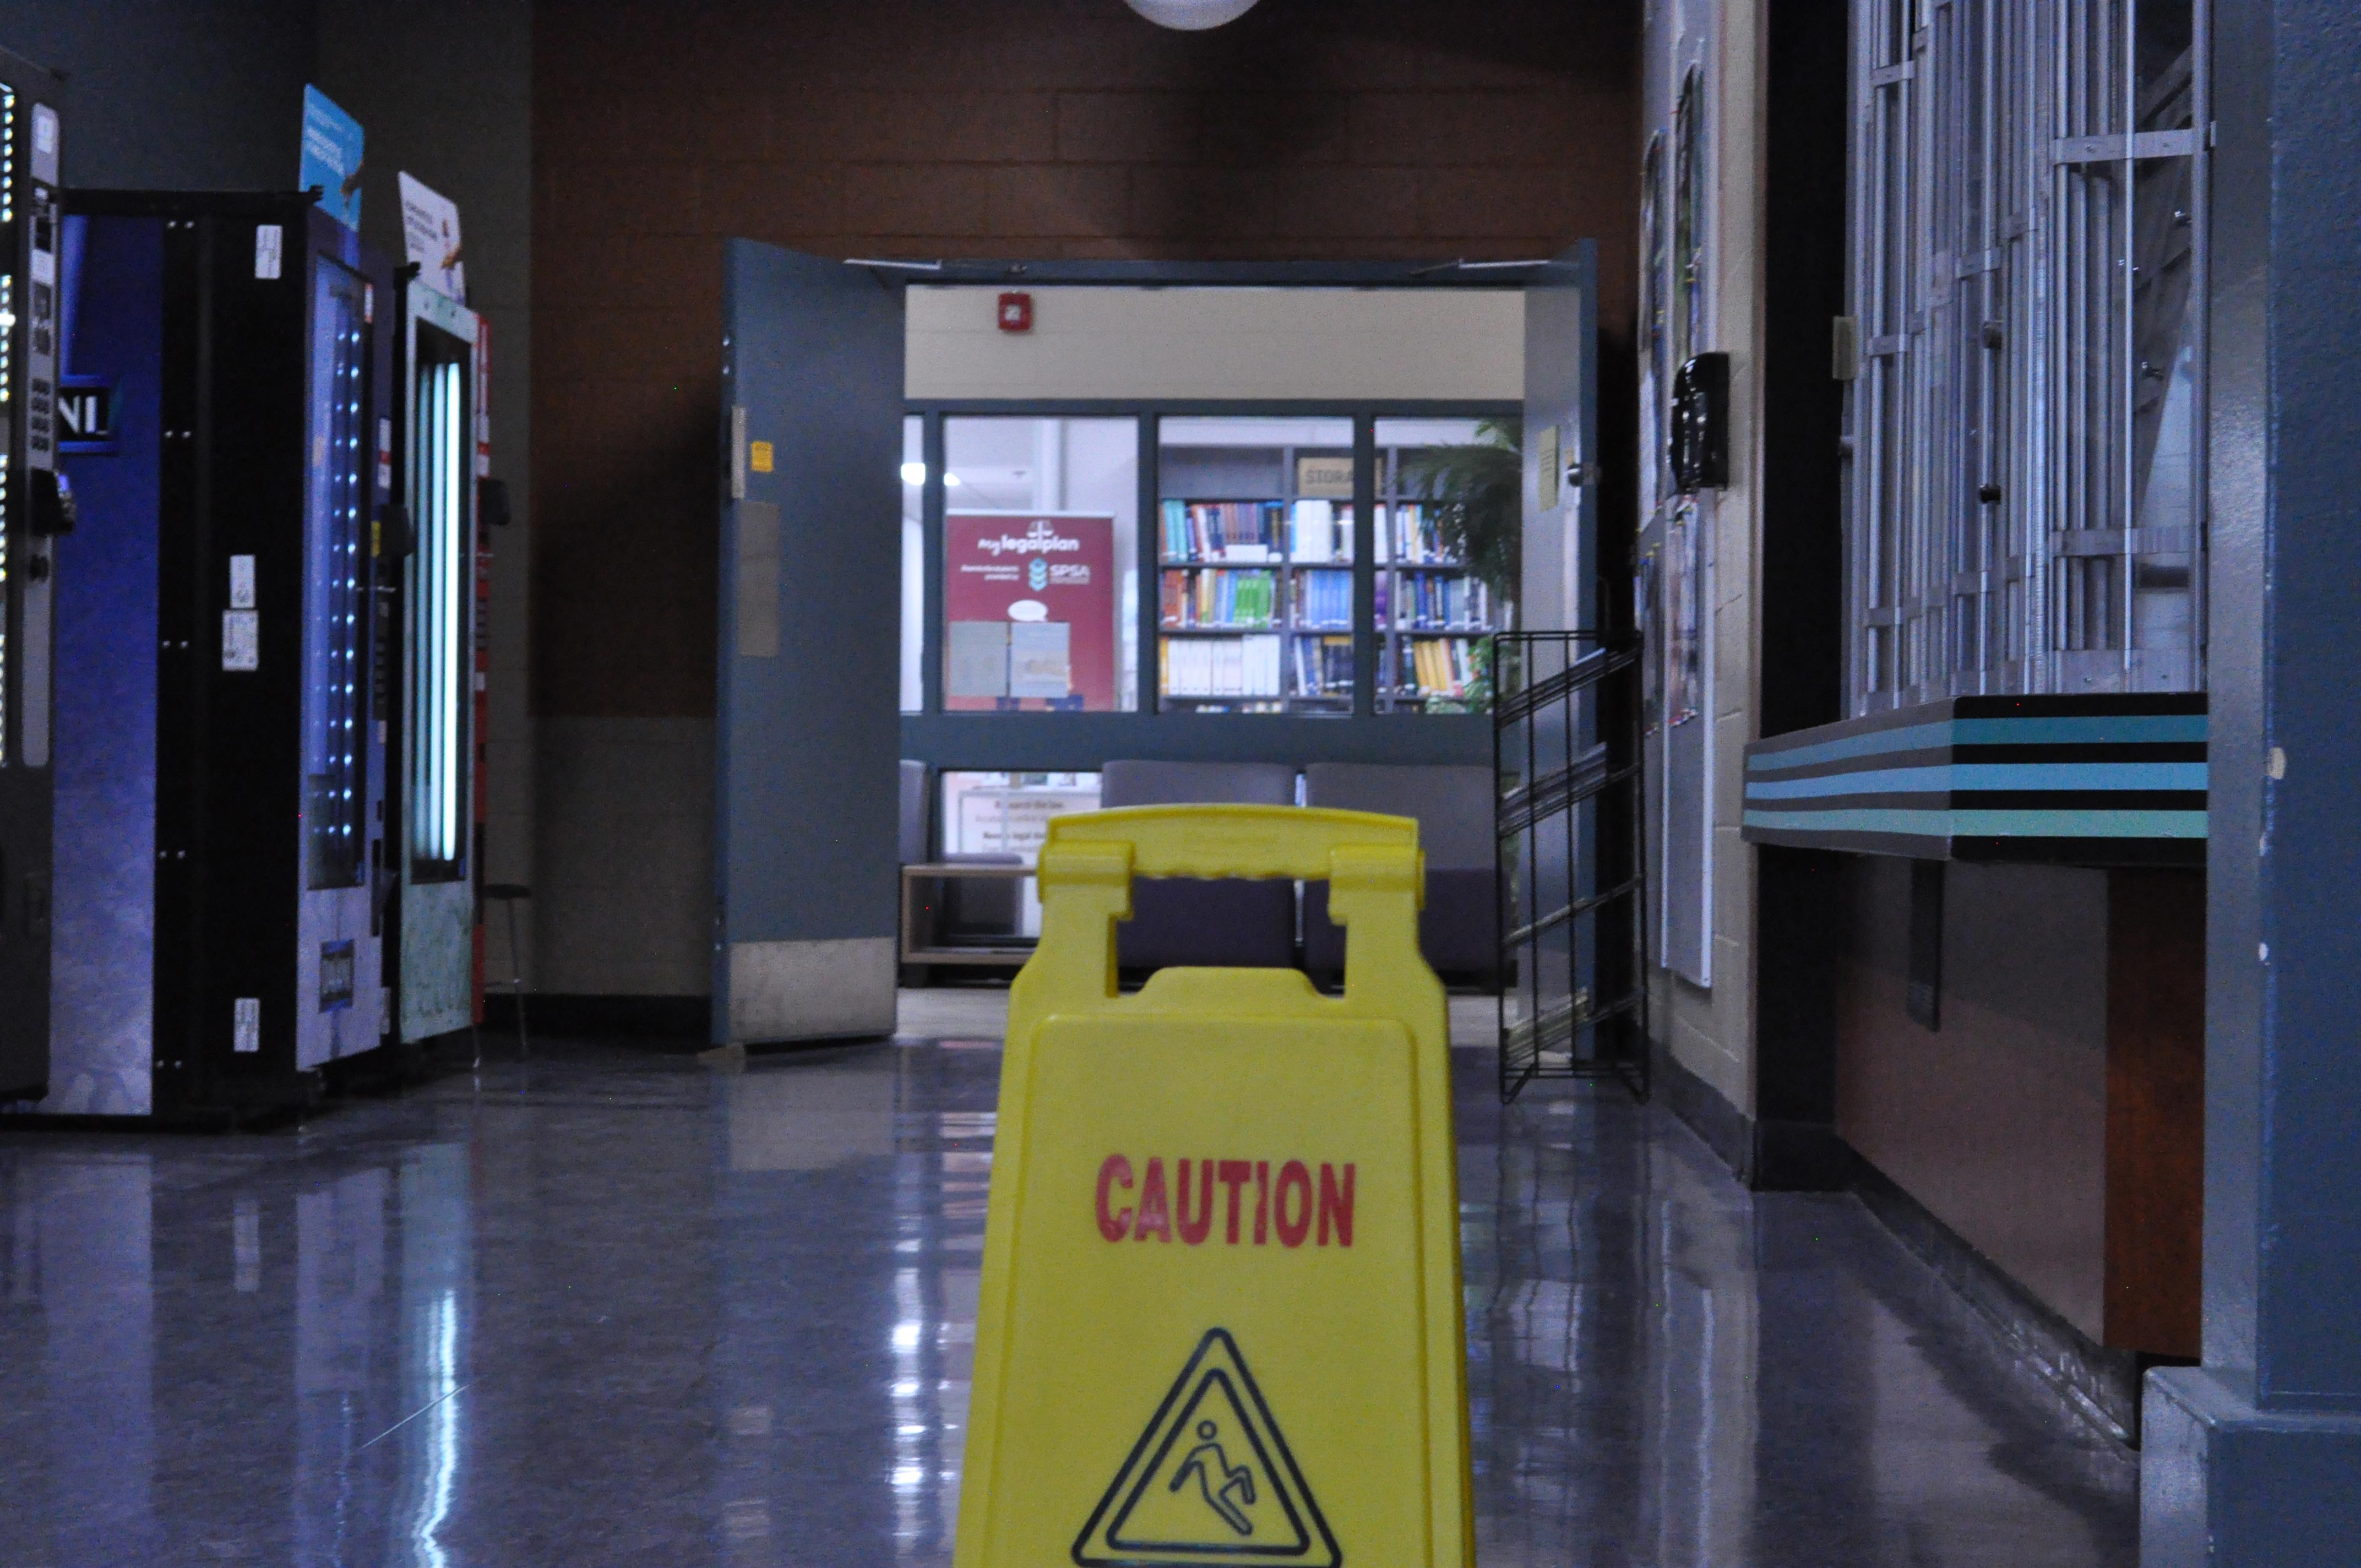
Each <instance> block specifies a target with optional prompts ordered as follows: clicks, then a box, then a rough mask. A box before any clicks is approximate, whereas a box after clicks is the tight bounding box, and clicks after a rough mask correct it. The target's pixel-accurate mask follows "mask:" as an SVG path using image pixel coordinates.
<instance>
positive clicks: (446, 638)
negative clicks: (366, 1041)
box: [388, 280, 478, 1042]
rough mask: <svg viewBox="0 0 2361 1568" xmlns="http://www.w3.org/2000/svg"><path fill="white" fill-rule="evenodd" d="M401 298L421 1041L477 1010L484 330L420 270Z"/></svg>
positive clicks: (401, 599) (409, 955) (406, 744)
mask: <svg viewBox="0 0 2361 1568" xmlns="http://www.w3.org/2000/svg"><path fill="white" fill-rule="evenodd" d="M405 295H406V302H405V306H404V310H403V321H402V330H403V334H404V339H405V344H406V347H407V353H406V354H405V355H404V356H403V365H404V378H405V382H406V385H405V389H404V393H403V398H402V405H401V409H402V441H401V446H402V463H401V481H402V485H401V494H402V496H403V498H404V499H405V503H406V510H407V511H408V514H409V522H410V532H411V539H410V546H411V549H410V556H409V559H408V560H407V561H406V562H405V563H403V564H402V565H401V569H400V571H399V574H398V577H397V578H396V580H398V581H399V583H400V585H401V592H400V594H399V596H396V597H397V598H398V604H399V609H398V610H397V611H396V613H394V614H393V615H391V616H390V617H389V618H388V619H389V621H390V630H391V631H392V634H393V635H394V637H395V638H396V639H397V641H396V643H395V647H396V654H395V658H394V660H393V663H394V664H395V665H396V667H397V668H398V669H399V671H400V679H401V721H400V726H399V729H400V746H399V749H398V751H397V752H396V754H395V767H394V789H393V799H394V801H395V807H394V811H393V815H394V817H396V819H397V821H398V823H399V825H400V827H399V834H398V853H397V854H396V856H395V872H396V874H397V875H398V876H399V878H400V881H401V900H400V907H399V910H398V912H397V914H398V917H397V921H396V930H397V932H398V935H399V941H398V943H397V950H398V952H399V955H400V956H399V959H398V960H397V965H396V968H397V973H396V976H395V978H394V981H393V985H394V995H395V1001H396V1007H397V1010H398V1018H397V1021H396V1025H395V1026H396V1028H397V1030H398V1031H399V1033H400V1036H401V1039H402V1040H403V1041H404V1042H413V1041H420V1040H426V1039H431V1038H432V1037H434V1036H437V1035H442V1034H447V1033H449V1032H450V1031H452V1030H455V1029H464V1028H467V1027H468V1026H469V1025H472V1024H473V1023H474V1022H475V1016H476V894H475V859H476V857H475V844H474V842H473V838H474V835H473V831H472V829H473V828H474V820H473V819H474V817H475V810H474V806H475V795H476V781H475V773H476V767H475V764H476V758H477V746H476V744H475V740H474V737H473V735H472V733H471V732H472V730H473V729H474V728H475V724H474V722H473V721H474V719H475V718H476V707H477V704H476V701H475V688H476V685H477V683H476V680H475V678H474V677H475V674H476V662H477V661H476V645H477V630H476V617H475V614H474V611H475V609H476V578H477V561H476V546H477V526H476V447H477V418H476V414H477V406H476V404H477V396H478V390H477V389H478V363H477V350H478V323H477V319H476V317H475V315H474V313H471V312H470V311H468V310H467V307H466V306H464V305H462V304H459V303H458V302H456V301H454V300H451V299H448V298H446V297H445V296H444V295H442V294H439V293H436V292H435V291H433V290H432V289H429V288H427V287H425V286H424V285H423V283H420V282H418V281H417V280H412V282H411V283H410V284H409V285H408V286H407V288H406V290H405Z"/></svg>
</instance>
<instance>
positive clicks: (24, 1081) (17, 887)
mask: <svg viewBox="0 0 2361 1568" xmlns="http://www.w3.org/2000/svg"><path fill="white" fill-rule="evenodd" d="M59 86H60V78H59V77H58V76H57V75H56V74H55V73H54V72H52V71H47V70H45V69H43V68H42V67H40V66H38V65H35V64H33V63H32V62H31V61H29V60H21V59H19V58H18V57H16V55H13V54H10V53H9V52H8V51H6V50H5V49H0V1104H8V1103H11V1102H17V1101H26V1100H38V1099H39V1098H40V1097H41V1096H42V1095H43V1094H45V1093H47V1092H48V1091H49V809H50V803H49V788H50V777H51V774H50V766H49V763H50V758H49V718H50V711H51V709H50V692H49V650H50V635H51V625H52V622H51V616H50V595H51V593H52V591H53V583H54V576H53V574H54V569H55V565H56V563H55V558H54V553H53V549H52V543H53V541H54V539H55V537H56V535H57V534H59V533H60V532H63V531H64V530H66V529H68V528H71V526H72V525H73V507H72V497H71V494H69V493H68V492H67V491H66V490H64V489H63V488H61V486H60V483H59V477H58V469H57V411H58V410H57V378H58V371H57V355H58V345H57V325H58V323H57V313H58V197H57V191H58V154H59V140H60V138H59V126H58V102H59V93H58V89H59Z"/></svg>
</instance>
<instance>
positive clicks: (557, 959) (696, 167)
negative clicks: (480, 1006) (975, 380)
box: [532, 0, 1640, 994]
mask: <svg viewBox="0 0 2361 1568" xmlns="http://www.w3.org/2000/svg"><path fill="white" fill-rule="evenodd" d="M1639 11H1640V6H1639V5H1637V4H1636V3H1633V0H1622V3H1618V4H1597V5H1569V4H1566V3H1565V0H1496V3H1493V4H1488V5H1481V6H1476V5H1433V4H1432V3H1431V0H1265V4H1264V5H1261V6H1260V7H1258V8H1257V10H1255V11H1253V12H1251V13H1249V14H1248V15H1247V16H1246V17H1245V18H1244V19H1243V20H1241V21H1239V22H1237V23H1235V24H1234V25H1232V26H1230V27H1224V28H1222V29H1219V30H1217V31H1214V32H1211V33H1202V34H1180V33H1172V32H1167V31H1164V30H1161V29H1159V28H1156V27H1151V26H1149V25H1148V23H1146V22H1144V21H1142V20H1140V19H1139V18H1137V17H1136V16H1133V15H1132V14H1131V13H1130V12H1129V11H1128V10H1126V8H1125V7H1124V6H1123V5H1122V4H1121V0H990V3H989V4H983V3H967V4H954V3H949V0H934V3H921V0H864V3H862V4H859V5H842V4H825V3H814V0H805V3H800V4H780V3H777V0H722V3H719V4H713V5H699V6H694V7H691V6H685V5H653V4H646V3H644V0H640V3H627V0H615V3H611V4H592V3H582V4H569V5H539V6H537V7H536V8H535V14H534V24H533V44H534V59H533V117H534V141H533V152H534V196H533V495H534V502H535V508H534V511H535V515H534V520H533V521H534V526H533V587H532V598H533V663H534V674H533V709H534V715H535V718H536V724H535V734H536V736H537V737H538V740H539V744H540V748H541V759H540V767H541V770H542V782H541V786H540V788H539V789H538V791H537V792H536V795H537V812H538V821H537V825H536V853H535V855H534V857H533V858H534V874H535V877H536V881H537V890H538V892H539V894H540V898H539V900H538V903H537V913H536V919H537V923H538V929H539V930H540V932H541V935H542V938H543V941H542V943H541V952H540V957H539V963H540V972H539V973H538V975H537V976H536V981H537V983H538V985H539V986H540V987H541V988H542V989H545V990H551V991H558V992H586V993H599V992H612V993H638V994H695V993H698V992H703V991H705V990H706V988H707V975H706V968H707V958H706V953H707V941H708V927H709V924H710V916H711V881H710V873H709V865H708V860H707V858H706V857H705V856H704V854H703V853H702V852H701V851H700V852H697V853H686V852H684V853H677V854H667V855H663V856H653V855H643V854H637V853H630V852H626V850H624V848H623V846H622V844H621V843H620V841H619V838H618V835H619V834H631V835H636V836H637V839H638V841H640V842H662V843H664V844H665V845H666V846H679V845H692V846H697V845H703V844H705V843H707V842H708V841H709V823H710V811H711V790H710V785H709V782H708V781H709V777H710V751H711V746H712V713H713V701H714V697H713V664H714V652H713V639H714V583H715V575H714V574H715V556H716V548H717V546H716V527H717V519H718V506H717V503H716V493H717V472H716V462H717V452H718V447H719V443H718V441H717V439H716V434H715V430H716V418H717V411H718V407H719V337H720V277H721V273H720V254H721V242H722V240H723V239H724V238H725V237H729V236H745V237H750V238H755V239H763V240H768V241H771V242H774V243H776V244H781V245H787V246H793V247H798V248H801V249H806V250H810V251H814V252H817V253H819V254H822V255H832V256H885V257H903V258H936V257H945V256H953V257H1010V258H1190V259H1213V258H1405V257H1406V258H1433V259H1437V260H1448V259H1452V258H1461V257H1465V258H1471V259H1500V258H1519V257H1536V256H1544V255H1548V254H1551V253H1553V252H1555V251H1557V250H1560V249H1562V248H1564V247H1565V246H1566V245H1568V244H1570V243H1572V242H1573V241H1574V240H1576V239H1580V238H1595V239H1597V240H1598V242H1599V247H1600V249H1599V259H1600V272H1601V278H1600V312H1599V319H1600V323H1601V330H1602V334H1604V336H1605V337H1606V339H1607V343H1606V345H1605V346H1606V348H1607V354H1606V359H1605V362H1606V364H1607V366H1608V367H1609V369H1610V375H1609V378H1608V384H1606V385H1603V386H1602V387H1601V391H1600V395H1601V400H1602V404H1603V405H1604V406H1606V407H1609V408H1616V407H1620V406H1622V405H1624V404H1628V403H1629V402H1630V400H1631V395H1632V394H1631V389H1630V387H1629V386H1628V384H1626V378H1628V369H1626V368H1624V367H1628V365H1629V355H1628V344H1629V342H1630V337H1631V315H1632V308H1633V307H1632V282H1631V276H1632V269H1633V261H1634V252H1635V248H1636V240H1635V239H1634V237H1633V236H1634V234H1635V232H1636V230H1635V225H1636V219H1637V202H1638V197H1637V176H1636V173H1635V170H1637V169H1638V167H1639V159H1638V152H1637V126H1638V105H1637V98H1636V88H1637V81H1636V75H1635V71H1636V53H1637V38H1638V19H1639ZM1617 372H1620V374H1619V373H1617ZM881 526H884V521H883V520H881ZM660 754H661V755H660ZM560 774H562V775H563V776H562V778H561V777H559V776H557V775H560Z"/></svg>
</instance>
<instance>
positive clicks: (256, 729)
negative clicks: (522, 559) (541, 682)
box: [44, 192, 396, 1116]
mask: <svg viewBox="0 0 2361 1568" xmlns="http://www.w3.org/2000/svg"><path fill="white" fill-rule="evenodd" d="M65 252H66V271H67V274H68V293H69V299H70V303H69V308H68V339H69V343H68V350H67V352H68V356H69V364H68V370H69V372H70V374H69V376H68V378H67V384H68V386H69V387H71V388H76V389H82V388H88V389H93V395H95V396H98V397H100V398H102V399H103V400H104V403H105V405H106V410H107V421H106V425H105V428H104V431H103V432H101V433H98V434H100V435H101V436H103V439H93V440H88V441H84V442H82V443H79V444H69V451H68V463H69V466H70V468H71V471H72V477H73V479H74V482H75V485H76V487H77V493H78V495H79V496H81V497H82V499H85V500H86V501H87V502H88V505H87V507H86V508H85V518H86V526H85V527H83V528H82V530H81V531H80V532H78V533H77V535H76V536H75V538H73V539H72V540H71V541H68V542H67V545H68V548H67V550H66V552H65V554H64V556H63V571H62V573H61V578H62V580H64V581H66V582H68V583H71V582H72V577H73V573H74V572H76V571H82V572H84V573H85V574H86V580H85V581H84V582H83V583H82V584H80V585H76V586H75V587H73V589H72V591H71V592H69V593H68V594H66V595H64V596H62V597H61V598H60V631H59V658H58V680H59V694H60V713H61V714H62V715H63V716H64V719H63V722H62V723H61V724H60V729H59V735H58V747H59V755H60V780H61V781H62V784H63V787H62V788H61V789H60V808H59V825H58V833H57V847H58V857H59V881H58V887H57V897H58V901H59V911H60V914H59V922H58V927H59V938H58V947H59V957H58V961H57V964H56V973H57V976H58V983H59V995H60V1008H59V1016H58V1019H57V1021H56V1026H55V1027H54V1028H53V1030H52V1035H51V1045H52V1051H53V1054H54V1055H55V1057H56V1058H57V1070H56V1071H55V1072H53V1075H52V1077H53V1082H52V1090H51V1094H50V1098H49V1102H46V1103H45V1106H44V1108H45V1109H49V1110H55V1111H61V1112H69V1113H94V1114H133V1115H137V1114H150V1113H153V1114H159V1115H168V1116H170V1115H181V1114H210V1113H233V1114H235V1113H242V1112H249V1111H254V1110H258V1109H264V1108H268V1107H270V1106H275V1105H282V1104H291V1103H300V1102H302V1101H304V1100H307V1099H309V1098H310V1097H312V1096H313V1094H315V1093H316V1092H317V1091H318V1089H319V1087H320V1070H319V1069H323V1068H324V1067H326V1066H327V1065H328V1064H329V1063H330V1062H332V1061H335V1060H336V1059H337V1058H345V1057H350V1056H354V1055H357V1054H358V1053H360V1052H363V1051H367V1050H370V1049H372V1048H374V1047H377V1046H379V1045H380V1044H381V1043H383V1041H384V1039H385V1038H386V1035H387V1030H388V1026H389V1019H390V1014H389V1012H388V1009H387V1005H386V997H387V981H386V979H385V977H384V975H383V973H382V963H381V955H382V953H383V951H384V945H385V941H386V938H387V926H388V922H389V915H390V905H391V902H392V899H393V894H394V892H395V884H394V881H393V878H392V876H391V874H390V872H389V871H388V869H387V868H388V867H389V866H390V857H389V855H388V853H387V848H386V843H385V840H386V836H387V834H386V826H385V815H386V814H385V806H384V802H385V792H386V785H387V782H388V781H387V777H386V753H387V746H388V742H389V723H388V719H389V716H390V711H391V707H390V697H389V689H390V672H389V671H388V669H387V668H386V663H385V652H384V647H383V642H382V640H381V639H380V638H379V635H378V631H379V624H378V623H379V617H378V615H377V613H376V611H375V609H374V606H375V603H376V601H377V599H378V598H379V593H378V589H379V582H380V576H381V570H382V568H381V564H380V560H379V542H380V539H381V535H382V532H383V529H382V525H383V512H384V509H385V507H386V504H387V502H388V500H389V498H390V487H391V482H392V465H393V420H392V415H391V411H390V390H391V384H392V367H393V362H394V356H395V352H396V345H395V340H394V334H393V331H392V327H393V318H394V316H395V314H396V305H395V295H394V292H393V290H392V287H391V284H390V275H389V273H388V272H387V269H385V268H384V267H383V265H382V264H381V263H379V261H378V260H377V259H376V258H374V257H373V256H371V255H369V254H368V253H367V252H365V251H364V250H363V249H362V248H361V247H360V244H359V241H358V240H357V237H356V236H354V235H353V234H352V233H351V231H349V230H347V229H346V228H344V227H342V226H341V225H337V224H335V223H333V222H332V221H330V220H329V219H327V218H326V217H324V215H322V214H320V213H319V212H317V211H316V209H315V208H314V207H313V204H312V203H311V202H310V201H309V199H308V198H306V197H303V196H301V195H283V196H282V195H276V194H267V195H247V194H238V195H228V194H224V195H210V194H205V195H182V194H168V193H161V192H74V193H73V194H72V195H71V198H70V200H69V203H68V217H67V221H66V245H65ZM78 395H79V394H78Z"/></svg>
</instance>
